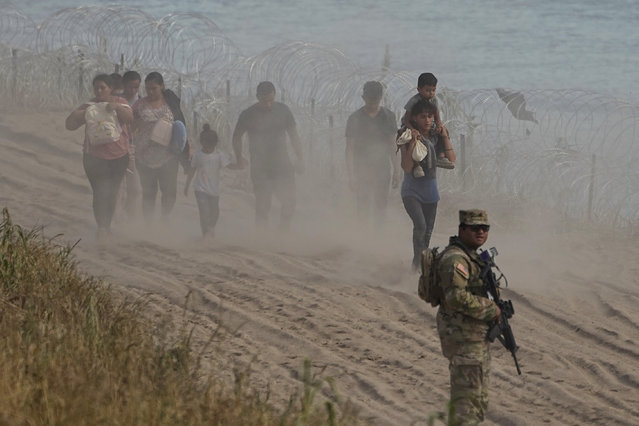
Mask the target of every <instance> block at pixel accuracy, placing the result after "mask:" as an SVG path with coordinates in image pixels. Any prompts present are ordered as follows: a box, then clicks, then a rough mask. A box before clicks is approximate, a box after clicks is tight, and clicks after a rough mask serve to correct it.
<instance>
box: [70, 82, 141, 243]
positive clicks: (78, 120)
mask: <svg viewBox="0 0 639 426" xmlns="http://www.w3.org/2000/svg"><path fill="white" fill-rule="evenodd" d="M112 89H113V81H112V79H111V77H110V76H109V75H107V74H99V75H97V76H95V78H94V79H93V93H94V95H95V97H94V98H93V99H91V100H90V101H89V102H88V103H85V104H82V105H80V106H79V107H78V108H76V109H75V110H74V111H73V112H72V113H71V114H69V116H68V117H67V119H66V122H65V127H66V129H67V130H76V129H78V128H80V127H82V126H83V125H84V126H85V136H84V145H83V156H82V163H83V165H84V171H85V172H86V174H87V178H89V183H90V184H91V189H92V190H93V215H94V216H95V221H96V223H97V225H98V230H97V238H98V239H104V238H105V237H106V236H108V235H109V234H110V232H111V220H112V218H113V213H114V211H115V205H116V201H117V196H118V190H119V188H120V183H121V182H122V178H123V177H124V173H125V172H126V168H127V165H128V163H129V133H128V129H127V125H128V124H129V123H130V122H131V121H132V120H133V112H132V110H131V107H129V104H128V103H127V101H126V99H124V98H120V97H117V96H112V95H111V91H112Z"/></svg>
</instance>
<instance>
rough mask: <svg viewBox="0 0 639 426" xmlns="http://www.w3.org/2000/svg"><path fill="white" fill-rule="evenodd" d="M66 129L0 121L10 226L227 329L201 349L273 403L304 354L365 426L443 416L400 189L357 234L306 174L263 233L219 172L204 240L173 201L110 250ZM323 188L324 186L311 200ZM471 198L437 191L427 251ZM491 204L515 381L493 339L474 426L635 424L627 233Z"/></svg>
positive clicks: (192, 322) (22, 119)
mask: <svg viewBox="0 0 639 426" xmlns="http://www.w3.org/2000/svg"><path fill="white" fill-rule="evenodd" d="M65 116H66V113H64V112H51V113H42V112H40V113H28V114H27V113H24V112H22V113H20V112H11V111H9V112H7V111H4V112H2V113H1V114H0V205H1V206H3V207H4V206H7V207H8V208H9V210H10V213H11V214H12V216H13V218H14V220H15V221H16V222H18V223H20V224H22V225H24V226H27V227H31V226H36V225H44V226H45V232H46V234H47V235H49V236H53V235H55V234H58V233H62V234H63V237H62V238H64V239H65V240H67V241H70V242H75V241H78V240H79V243H78V246H77V248H76V249H75V254H76V256H77V258H78V260H79V262H80V263H81V266H82V268H83V269H84V270H86V271H87V272H89V273H92V274H97V275H99V276H103V277H105V279H107V280H108V281H110V282H111V283H112V284H113V286H114V287H115V288H116V289H119V290H120V291H122V292H123V293H126V294H129V295H134V296H135V295H151V296H150V299H149V309H151V310H152V311H155V312H157V314H158V317H161V316H162V315H164V314H167V313H168V314H169V315H174V318H175V324H176V327H179V326H180V325H179V324H181V323H182V322H181V318H183V317H184V318H186V319H187V320H188V325H189V326H195V339H196V342H197V343H196V345H197V346H196V347H198V348H205V346H204V342H206V340H207V339H208V338H209V336H211V335H212V334H213V333H214V332H215V330H216V329H217V327H218V325H219V324H224V327H225V328H226V329H228V330H232V331H234V334H233V335H232V337H227V338H226V339H225V340H224V343H223V349H224V353H223V356H222V357H221V358H220V357H217V355H216V352H215V351H214V350H213V349H208V348H207V349H205V352H204V355H205V358H206V359H208V360H210V362H212V363H221V364H224V365H227V364H228V363H233V362H239V363H241V364H242V365H249V364H250V365H251V370H252V377H253V380H254V381H255V382H256V383H259V384H264V385H265V386H266V384H267V383H270V391H271V399H272V400H273V401H274V402H276V403H280V402H283V401H285V400H286V398H287V397H288V395H289V394H290V393H291V392H293V391H294V390H295V389H298V386H299V382H298V381H297V379H296V377H297V376H298V375H299V372H300V370H301V366H302V360H303V359H304V358H305V357H309V358H311V359H312V361H313V365H314V366H316V367H317V368H318V370H319V369H320V368H323V367H325V368H326V370H325V372H324V374H325V375H327V376H331V377H334V378H335V379H336V380H337V383H338V387H339V390H340V392H341V394H342V395H343V396H344V397H348V398H350V400H351V401H352V403H353V404H355V406H356V407H358V408H359V409H360V410H361V412H362V414H363V416H364V417H366V418H369V419H371V421H372V422H373V423H374V424H379V425H408V424H425V422H426V419H427V417H428V413H430V412H433V411H436V410H442V409H443V408H444V406H445V402H446V399H447V394H448V369H447V362H446V361H445V360H444V358H443V356H442V355H441V354H440V349H439V341H438V339H437V335H436V330H435V323H434V314H435V310H434V309H431V308H430V307H429V306H427V305H426V304H424V303H423V302H422V301H421V300H419V298H418V297H417V295H416V277H415V276H414V275H411V274H410V273H408V272H407V270H408V262H409V260H408V259H409V257H410V223H409V221H408V218H407V217H406V215H405V213H404V211H403V208H402V206H401V201H400V200H399V196H398V194H397V193H394V194H393V197H392V208H391V209H390V210H389V215H390V218H389V226H388V228H387V229H386V230H384V231H379V232H377V231H374V230H370V229H362V228H359V227H357V226H356V225H355V223H354V221H353V220H352V215H351V213H350V210H349V209H350V207H348V205H347V204H345V203H344V200H345V199H346V197H345V195H344V194H343V193H342V191H340V190H339V189H338V187H336V186H335V185H338V184H339V183H334V184H333V185H327V184H326V181H325V180H318V181H316V182H313V181H311V178H312V177H313V176H316V175H317V174H316V173H314V172H313V171H312V170H311V171H310V173H308V174H307V175H306V176H305V177H303V178H301V179H300V182H299V183H300V188H304V190H301V191H300V192H299V210H298V213H299V215H298V217H297V218H296V222H295V226H294V230H293V231H292V232H291V233H290V234H288V235H285V236H278V235H277V234H276V233H270V234H269V233H266V234H258V233H256V232H255V230H254V228H253V223H252V204H251V203H252V198H251V196H250V193H248V194H247V193H246V192H245V191H243V190H242V187H244V186H245V185H246V175H245V173H244V174H243V173H237V172H228V173H225V180H224V193H223V195H222V198H221V208H222V213H221V218H220V222H219V226H218V232H217V235H216V239H215V240H213V241H212V242H206V243H204V242H202V241H200V239H199V225H198V222H197V221H198V218H197V209H196V207H195V202H194V199H193V196H192V194H190V196H189V197H186V198H185V197H184V196H183V195H181V194H180V195H179V196H178V202H177V206H176V209H175V211H174V214H173V218H172V220H171V222H170V223H168V224H157V225H154V226H151V227H147V226H145V225H143V224H141V223H139V222H136V221H129V220H126V218H124V216H122V215H120V216H119V217H118V220H117V222H116V224H115V225H114V229H115V236H114V238H113V240H112V241H111V242H109V243H108V244H98V243H97V242H96V241H95V239H94V232H95V231H94V221H93V217H92V213H91V207H90V205H91V191H90V187H89V183H88V181H87V179H86V177H85V175H84V171H83V169H82V161H81V146H80V141H81V131H76V132H68V131H66V130H64V124H63V122H64V118H65ZM324 179H325V178H324ZM182 185H183V176H180V189H181V188H182ZM318 188H325V189H324V190H323V191H321V192H319V193H315V195H314V196H311V195H310V192H311V190H312V191H318ZM468 203H469V202H468V201H466V200H465V199H461V198H460V197H459V196H455V195H450V194H446V195H445V196H444V200H443V201H442V202H441V203H440V208H439V215H438V220H437V225H436V233H435V235H434V238H433V243H434V244H435V245H443V244H444V243H445V242H446V241H447V238H448V235H450V234H453V233H454V232H455V230H456V229H455V224H456V211H457V209H459V208H464V207H471V206H469V204H468ZM498 204H499V203H497V202H490V203H489V202H488V201H487V202H486V205H483V206H480V207H486V208H487V209H488V210H489V214H491V217H492V220H493V222H494V226H493V230H491V237H490V241H489V243H490V245H496V246H497V247H498V248H499V250H500V255H499V257H498V263H499V264H500V266H501V268H502V270H503V271H504V272H505V273H506V275H507V276H508V279H509V282H510V287H509V289H507V290H505V291H504V295H505V296H506V297H507V298H511V299H512V300H513V303H514V304H515V311H516V314H515V317H514V319H513V320H512V326H513V328H514V331H515V333H516V337H517V339H518V343H519V345H520V347H521V349H520V351H519V353H518V356H519V360H520V364H521V367H522V370H523V375H522V376H517V374H516V371H515V368H514V364H513V361H512V359H511V357H510V354H509V353H507V352H506V351H505V350H504V349H503V348H501V347H500V346H499V345H498V344H495V345H494V346H493V366H492V371H493V374H492V377H491V380H492V381H491V401H490V408H489V411H488V419H487V422H486V424H499V425H539V424H549V425H564V424H565V425H584V424H600V425H632V424H639V346H638V344H639V337H638V333H637V330H638V328H639V286H638V285H637V284H638V282H637V281H638V280H637V272H638V269H639V266H638V265H637V262H636V258H637V256H638V255H639V248H637V247H636V244H634V240H633V239H632V238H631V237H632V236H624V237H622V236H618V235H611V234H610V233H603V232H602V231H598V230H597V229H596V228H589V227H583V226H574V227H573V228H572V229H570V228H567V227H566V224H562V223H561V222H560V221H558V220H554V219H551V218H550V217H549V216H548V215H545V214H540V213H537V214H533V212H532V210H531V209H523V208H513V207H512V206H511V207H510V208H508V209H506V208H504V206H503V205H502V206H499V205H498ZM474 205H475V206H476V202H475V204H474ZM345 206H346V207H345ZM275 207H276V208H275V209H274V210H275V213H277V204H276V206H275ZM187 295H188V298H187ZM185 305H186V306H187V312H186V314H184V312H183V311H184V310H183V308H184V306H185ZM214 346H215V345H214ZM229 374H230V373H229ZM264 389H265V391H266V387H265V388H264Z"/></svg>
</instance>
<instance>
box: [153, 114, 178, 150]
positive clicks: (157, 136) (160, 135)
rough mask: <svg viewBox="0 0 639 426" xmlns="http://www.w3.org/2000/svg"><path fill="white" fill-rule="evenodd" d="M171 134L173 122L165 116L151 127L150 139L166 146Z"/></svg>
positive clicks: (169, 141)
mask: <svg viewBox="0 0 639 426" xmlns="http://www.w3.org/2000/svg"><path fill="white" fill-rule="evenodd" d="M171 136H173V122H172V121H170V120H167V119H166V118H160V119H159V120H158V121H156V122H155V124H154V125H153V129H151V136H150V138H149V139H151V140H152V141H153V142H155V143H158V144H160V145H162V146H166V147H168V146H169V144H170V143H171Z"/></svg>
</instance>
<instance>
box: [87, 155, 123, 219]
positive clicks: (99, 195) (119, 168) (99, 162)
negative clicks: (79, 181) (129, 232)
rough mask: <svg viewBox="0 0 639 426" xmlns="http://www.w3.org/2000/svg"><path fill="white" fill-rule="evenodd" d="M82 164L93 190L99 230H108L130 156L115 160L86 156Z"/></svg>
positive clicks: (94, 209)
mask: <svg viewBox="0 0 639 426" xmlns="http://www.w3.org/2000/svg"><path fill="white" fill-rule="evenodd" d="M82 164H83V166H84V171H85V173H86V174H87V178H89V183H90V184H91V189H92V190H93V216H94V217H95V221H96V223H97V224H98V228H99V229H105V230H108V229H109V228H110V227H111V220H112V219H113V213H114V212H115V204H116V202H117V199H118V193H119V190H120V183H121V182H122V178H123V177H124V173H125V172H126V167H127V165H128V164H129V154H126V155H125V156H124V157H120V158H116V159H114V160H105V159H103V158H98V157H94V156H93V155H90V154H84V156H83V157H82Z"/></svg>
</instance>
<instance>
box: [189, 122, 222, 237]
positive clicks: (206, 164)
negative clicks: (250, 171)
mask: <svg viewBox="0 0 639 426" xmlns="http://www.w3.org/2000/svg"><path fill="white" fill-rule="evenodd" d="M217 142H218V136H217V133H216V132H215V130H211V127H210V126H209V125H208V124H205V125H204V126H203V128H202V132H201V133H200V145H201V146H202V147H201V149H200V150H198V151H197V152H196V153H195V154H194V155H193V158H192V159H191V169H190V170H189V173H188V175H187V178H186V185H185V187H184V195H187V194H188V191H189V185H190V184H191V180H193V177H195V181H194V182H193V191H194V192H195V199H196V201H197V207H198V210H199V211H200V226H201V228H202V236H204V237H207V236H213V228H215V224H216V223H217V219H218V218H219V216H220V206H219V203H220V175H221V170H222V169H223V168H224V167H227V166H228V165H229V164H230V163H231V159H230V158H229V156H228V155H227V154H226V153H225V152H222V151H221V150H218V149H215V147H216V146H217Z"/></svg>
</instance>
